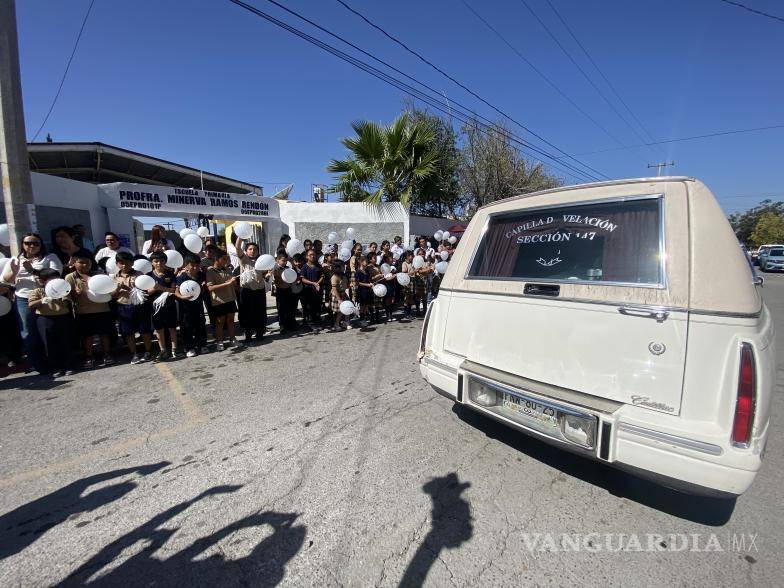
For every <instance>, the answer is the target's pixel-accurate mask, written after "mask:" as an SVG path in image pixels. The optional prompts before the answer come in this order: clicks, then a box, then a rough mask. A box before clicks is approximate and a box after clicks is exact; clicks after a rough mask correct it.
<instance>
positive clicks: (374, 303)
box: [365, 252, 384, 324]
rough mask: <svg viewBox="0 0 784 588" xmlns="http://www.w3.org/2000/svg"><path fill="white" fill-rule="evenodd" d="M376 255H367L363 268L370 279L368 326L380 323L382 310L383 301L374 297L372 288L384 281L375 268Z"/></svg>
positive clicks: (379, 271)
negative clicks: (369, 315) (365, 264)
mask: <svg viewBox="0 0 784 588" xmlns="http://www.w3.org/2000/svg"><path fill="white" fill-rule="evenodd" d="M377 257H378V254H376V253H375V252H373V253H368V254H367V256H366V259H367V266H366V267H365V271H367V273H368V276H369V277H370V283H371V289H370V296H371V299H370V304H369V310H370V314H371V319H370V324H378V323H380V322H381V309H382V308H384V299H383V298H381V297H379V296H376V294H375V292H373V289H372V286H375V285H376V284H377V283H379V282H380V281H382V280H383V279H384V276H383V275H381V270H379V269H378V267H377V266H376V258H377Z"/></svg>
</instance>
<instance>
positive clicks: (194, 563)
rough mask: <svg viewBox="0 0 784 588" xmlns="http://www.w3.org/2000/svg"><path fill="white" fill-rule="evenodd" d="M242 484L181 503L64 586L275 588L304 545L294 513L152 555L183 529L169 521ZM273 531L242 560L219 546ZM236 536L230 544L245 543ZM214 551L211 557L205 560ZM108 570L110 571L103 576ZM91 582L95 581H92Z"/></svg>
mask: <svg viewBox="0 0 784 588" xmlns="http://www.w3.org/2000/svg"><path fill="white" fill-rule="evenodd" d="M240 487H241V486H216V487H214V488H210V489H209V490H206V491H205V492H202V493H201V494H199V495H198V496H196V497H195V498H193V499H191V500H187V501H185V502H182V503H180V504H178V505H176V506H173V507H172V508H170V509H168V510H166V511H164V512H163V513H161V514H159V515H157V516H155V517H153V518H152V519H150V520H149V521H147V522H146V523H144V524H142V525H140V526H139V527H137V528H136V529H134V530H132V531H130V532H129V533H126V534H125V535H123V536H122V537H120V538H119V539H117V540H115V541H113V542H112V543H110V544H109V545H107V546H106V547H104V548H103V549H102V550H101V551H100V552H98V553H97V554H96V555H94V556H93V557H92V558H90V560H89V561H87V562H86V563H85V564H83V565H82V566H80V567H79V568H78V569H77V570H76V571H74V572H73V573H72V574H71V575H70V576H68V577H67V578H66V579H65V580H64V581H63V582H62V583H61V584H60V585H61V586H85V585H87V586H122V587H126V586H155V587H156V588H157V587H160V586H164V587H166V586H171V587H175V586H211V587H212V586H224V585H240V586H276V585H277V584H279V583H280V581H281V580H282V579H283V576H284V575H285V571H286V564H287V563H288V561H289V560H290V559H291V558H292V557H294V556H295V555H296V554H297V552H298V551H299V550H300V548H301V547H302V544H303V543H304V541H305V534H306V532H307V527H306V526H305V525H295V524H294V522H295V521H296V520H297V518H299V515H298V514H295V513H279V512H271V511H267V512H260V513H256V514H253V515H250V516H248V517H245V518H243V519H240V520H238V521H236V522H234V523H232V524H230V525H227V526H225V527H223V528H221V529H219V530H217V531H214V532H213V533H211V534H210V535H208V536H206V537H202V538H201V539H198V540H196V541H194V542H193V543H192V544H191V545H190V546H188V547H186V548H185V549H183V550H180V551H178V552H177V553H175V554H174V555H171V556H170V557H167V558H165V559H163V558H160V557H154V554H155V552H156V551H158V550H159V549H161V547H163V546H164V545H165V544H166V542H167V541H168V540H169V539H170V538H171V537H172V536H173V535H175V534H176V533H177V532H178V530H179V528H177V527H172V526H171V524H169V522H170V521H171V519H172V518H174V517H175V516H177V515H178V514H180V513H182V512H184V511H185V510H186V509H188V508H189V507H190V506H193V505H194V504H196V503H198V502H199V501H201V500H203V499H204V498H207V497H208V496H216V495H219V494H227V493H232V492H236V491H237V490H239V488H240ZM264 526H269V527H271V532H267V530H265V529H259V530H258V531H257V535H258V536H263V537H264V539H262V540H261V541H259V542H258V543H257V544H256V545H255V546H254V547H253V548H252V549H251V550H250V553H249V554H248V555H246V556H244V557H240V558H237V559H227V558H226V557H225V555H226V553H225V548H226V545H219V543H220V542H222V541H224V540H225V539H227V538H229V537H230V536H231V535H232V534H233V533H236V532H237V531H240V530H242V529H250V528H253V527H264ZM243 540H244V539H243V537H239V538H234V539H233V540H232V541H231V543H230V545H236V544H239V543H241V542H242V541H243ZM134 546H136V547H137V548H138V551H137V552H136V553H135V554H133V555H131V556H130V557H128V558H127V559H124V560H123V561H121V562H119V563H118V562H117V561H116V560H117V559H118V558H119V557H120V556H122V555H123V552H124V551H126V550H128V549H129V548H132V547H134ZM208 550H210V551H211V553H209V555H206V556H205V553H206V552H207V551H208ZM104 568H108V569H107V570H106V571H105V572H103V573H101V572H102V570H104ZM91 578H92V579H91Z"/></svg>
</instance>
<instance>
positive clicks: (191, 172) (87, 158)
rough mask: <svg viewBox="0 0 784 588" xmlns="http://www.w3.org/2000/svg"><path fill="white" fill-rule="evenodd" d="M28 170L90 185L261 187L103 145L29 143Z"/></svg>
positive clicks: (236, 190) (225, 189) (230, 189)
mask: <svg viewBox="0 0 784 588" xmlns="http://www.w3.org/2000/svg"><path fill="white" fill-rule="evenodd" d="M27 151H28V154H29V158H30V171H34V172H39V173H44V174H49V175H54V176H59V177H62V178H68V179H72V180H78V181H81V182H88V183H91V184H106V183H112V182H134V183H139V184H154V185H158V186H176V187H179V188H201V187H202V186H203V187H204V190H208V191H215V192H232V193H248V192H254V193H256V194H258V195H259V196H261V195H263V191H262V188H261V186H257V185H255V184H250V183H248V182H242V181H240V180H235V179H232V178H227V177H225V176H221V175H218V174H214V173H210V172H205V171H203V170H198V169H196V168H193V167H189V166H185V165H181V164H178V163H174V162H171V161H166V160H164V159H158V158H156V157H151V156H149V155H144V154H142V153H137V152H135V151H129V150H128V149H122V148H120V147H114V146H112V145H106V144H105V143H29V144H28V145H27Z"/></svg>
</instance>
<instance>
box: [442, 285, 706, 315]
mask: <svg viewBox="0 0 784 588" xmlns="http://www.w3.org/2000/svg"><path fill="white" fill-rule="evenodd" d="M440 292H451V293H455V294H479V295H482V296H510V297H512V298H534V299H536V300H550V301H551V302H574V303H577V304H599V305H602V306H615V307H618V308H620V307H622V306H630V305H629V304H628V303H624V302H611V301H609V300H586V299H585V298H562V297H560V296H558V297H549V296H533V295H531V294H523V293H522V292H521V293H520V294H515V293H512V292H480V291H478V290H466V289H463V288H441V289H440V290H439V293H440ZM633 306H634V307H635V308H640V309H645V310H652V311H656V312H694V311H689V309H688V308H683V307H682V306H657V305H651V304H634V305H633ZM705 314H710V313H707V312H706V313H705Z"/></svg>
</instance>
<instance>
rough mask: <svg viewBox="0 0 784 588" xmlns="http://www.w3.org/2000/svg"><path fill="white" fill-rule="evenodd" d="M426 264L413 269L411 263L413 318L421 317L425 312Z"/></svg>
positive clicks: (427, 271)
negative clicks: (420, 308)
mask: <svg viewBox="0 0 784 588" xmlns="http://www.w3.org/2000/svg"><path fill="white" fill-rule="evenodd" d="M427 266H428V262H427V261H425V265H423V266H422V267H421V268H419V269H414V265H413V261H412V264H411V268H412V270H413V271H412V273H413V279H412V280H411V282H412V284H413V289H414V316H423V315H424V313H425V310H427V276H428V273H429V270H428V267H427ZM420 303H421V304H422V312H421V314H420V311H419V304H420Z"/></svg>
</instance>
